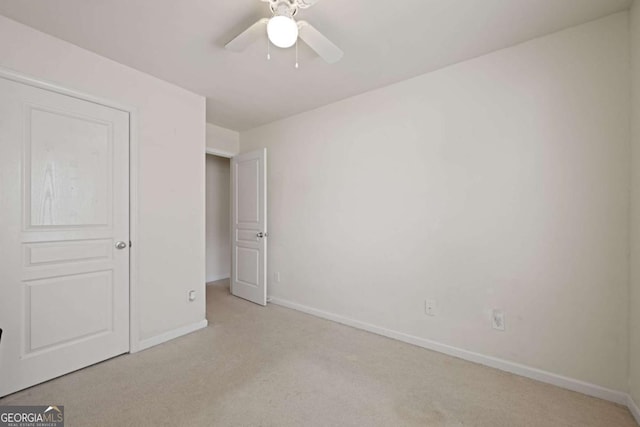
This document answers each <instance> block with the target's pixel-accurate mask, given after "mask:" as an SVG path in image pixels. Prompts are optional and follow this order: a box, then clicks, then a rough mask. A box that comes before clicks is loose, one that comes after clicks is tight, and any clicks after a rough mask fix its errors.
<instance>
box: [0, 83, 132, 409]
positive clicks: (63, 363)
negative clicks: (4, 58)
mask: <svg viewBox="0 0 640 427" xmlns="http://www.w3.org/2000/svg"><path fill="white" fill-rule="evenodd" d="M0 93H1V94H2V96H0V328H2V338H1V340H0V396H4V395H7V394H9V393H12V392H15V391H17V390H20V389H23V388H26V387H29V386H32V385H34V384H38V383H40V382H43V381H46V380H49V379H51V378H54V377H57V376H60V375H63V374H65V373H68V372H71V371H74V370H77V369H80V368H82V367H85V366H88V365H91V364H93V363H96V362H99V361H102V360H105V359H107V358H110V357H113V356H116V355H119V354H122V353H126V352H127V351H128V350H129V114H128V113H125V112H123V111H119V110H116V109H112V108H108V107H105V106H102V105H98V104H95V103H92V102H88V101H84V100H80V99H77V98H73V97H70V96H65V95H61V94H58V93H54V92H51V91H47V90H44V89H39V88H36V87H32V86H28V85H26V84H21V83H16V82H13V81H10V80H6V79H3V78H0Z"/></svg>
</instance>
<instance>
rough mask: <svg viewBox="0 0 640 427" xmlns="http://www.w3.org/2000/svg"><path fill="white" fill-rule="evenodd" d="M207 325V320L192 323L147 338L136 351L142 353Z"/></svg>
mask: <svg viewBox="0 0 640 427" xmlns="http://www.w3.org/2000/svg"><path fill="white" fill-rule="evenodd" d="M208 325H209V322H207V319H204V320H202V321H200V322H197V323H193V324H191V325H187V326H182V327H181V328H177V329H173V330H171V331H168V332H165V333H163V334H160V335H156V336H155V337H151V338H147V339H146V340H142V341H140V344H139V345H138V348H137V350H136V351H142V350H145V349H147V348H150V347H153V346H156V345H158V344H162V343H164V342H167V341H171V340H172V339H175V338H178V337H181V336H183V335H187V334H190V333H191V332H195V331H197V330H200V329H203V328H206V327H207V326H208Z"/></svg>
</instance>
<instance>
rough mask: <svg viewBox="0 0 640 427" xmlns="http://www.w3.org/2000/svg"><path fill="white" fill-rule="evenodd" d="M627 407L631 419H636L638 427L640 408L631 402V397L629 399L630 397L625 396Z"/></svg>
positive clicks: (639, 423)
mask: <svg viewBox="0 0 640 427" xmlns="http://www.w3.org/2000/svg"><path fill="white" fill-rule="evenodd" d="M627 407H628V408H629V411H631V414H632V415H633V418H635V419H636V422H637V423H638V425H640V407H639V406H638V404H637V403H636V402H634V401H633V397H631V395H629V396H627Z"/></svg>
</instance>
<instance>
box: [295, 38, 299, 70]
mask: <svg viewBox="0 0 640 427" xmlns="http://www.w3.org/2000/svg"><path fill="white" fill-rule="evenodd" d="M299 67H300V66H299V65H298V39H296V68H299Z"/></svg>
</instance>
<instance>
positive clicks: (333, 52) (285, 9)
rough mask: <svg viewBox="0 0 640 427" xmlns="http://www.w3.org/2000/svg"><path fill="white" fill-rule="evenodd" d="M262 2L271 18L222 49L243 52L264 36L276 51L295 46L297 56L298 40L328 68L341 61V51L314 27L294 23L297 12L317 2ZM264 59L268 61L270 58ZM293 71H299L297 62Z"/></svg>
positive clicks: (272, 0)
mask: <svg viewBox="0 0 640 427" xmlns="http://www.w3.org/2000/svg"><path fill="white" fill-rule="evenodd" d="M261 1H262V2H265V3H269V8H270V10H271V14H272V16H271V18H262V19H260V20H259V21H258V22H256V23H255V24H253V25H252V26H250V27H249V28H248V29H246V30H245V31H243V32H242V33H240V34H239V35H238V36H236V37H235V38H234V39H233V40H231V41H230V42H229V43H227V44H226V45H225V48H226V49H227V50H230V51H233V52H242V51H244V50H245V49H246V48H247V47H248V46H249V45H251V44H253V43H254V42H256V41H257V40H258V39H259V38H261V37H264V34H265V32H266V34H267V38H268V40H269V41H270V42H271V43H273V45H275V46H277V47H279V48H282V49H287V48H290V47H292V46H294V45H295V46H296V54H297V47H298V43H297V42H298V38H299V39H300V40H302V41H303V42H304V43H305V44H307V45H308V46H309V47H310V48H311V49H312V50H314V51H315V52H316V53H317V54H318V56H320V57H321V58H322V59H324V60H325V61H326V62H327V63H329V64H333V63H335V62H338V61H339V60H340V59H341V58H342V56H343V55H344V53H343V52H342V50H340V48H339V47H338V46H336V45H335V44H333V43H332V42H331V41H330V40H329V39H328V38H326V37H325V36H324V35H322V33H320V32H319V31H318V30H316V29H315V27H313V26H312V25H311V24H309V23H308V22H306V21H296V20H295V19H294V17H295V16H296V15H297V14H298V10H299V9H307V8H309V7H311V6H313V5H314V4H315V3H316V2H317V1H318V0H261ZM265 27H266V28H265ZM265 30H266V31H265ZM296 56H297V55H296ZM267 57H268V58H269V57H270V54H268V56H267ZM296 68H298V62H297V59H296Z"/></svg>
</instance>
